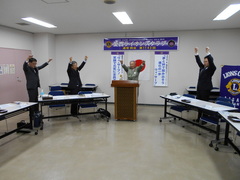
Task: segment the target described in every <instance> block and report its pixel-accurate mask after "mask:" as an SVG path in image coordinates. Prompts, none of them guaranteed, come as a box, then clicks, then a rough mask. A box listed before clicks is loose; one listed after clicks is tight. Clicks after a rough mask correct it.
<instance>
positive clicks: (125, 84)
mask: <svg viewBox="0 0 240 180" xmlns="http://www.w3.org/2000/svg"><path fill="white" fill-rule="evenodd" d="M111 86H112V87H114V101H115V108H114V111H115V119H126V120H133V121H136V120H137V97H138V94H137V93H138V91H137V88H138V87H139V83H138V81H132V80H131V81H128V80H113V81H112V84H111Z"/></svg>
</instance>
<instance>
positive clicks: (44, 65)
mask: <svg viewBox="0 0 240 180" xmlns="http://www.w3.org/2000/svg"><path fill="white" fill-rule="evenodd" d="M51 61H52V59H49V60H48V62H45V63H44V64H42V65H41V66H38V67H37V68H38V70H41V69H43V68H45V67H46V66H47V65H48V64H49V63H50V62H51Z"/></svg>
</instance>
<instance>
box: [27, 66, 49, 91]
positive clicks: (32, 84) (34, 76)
mask: <svg viewBox="0 0 240 180" xmlns="http://www.w3.org/2000/svg"><path fill="white" fill-rule="evenodd" d="M47 65H48V63H47V62H46V63H44V64H43V65H41V66H37V67H36V68H32V67H30V66H29V65H28V63H27V62H26V61H25V62H24V64H23V70H24V73H25V76H26V80H27V89H28V90H33V89H37V88H38V87H40V80H39V75H38V70H40V69H42V68H44V67H46V66H47Z"/></svg>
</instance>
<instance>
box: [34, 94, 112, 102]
mask: <svg viewBox="0 0 240 180" xmlns="http://www.w3.org/2000/svg"><path fill="white" fill-rule="evenodd" d="M108 97H110V96H109V95H107V94H105V93H92V94H82V95H62V96H53V99H46V100H43V99H42V98H41V97H40V98H38V101H39V102H44V101H58V100H71V99H89V98H92V99H93V98H108Z"/></svg>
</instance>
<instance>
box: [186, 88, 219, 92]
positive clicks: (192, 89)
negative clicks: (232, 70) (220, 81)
mask: <svg viewBox="0 0 240 180" xmlns="http://www.w3.org/2000/svg"><path fill="white" fill-rule="evenodd" d="M186 90H187V91H188V92H196V91H197V88H186ZM211 92H220V89H212V90H211Z"/></svg>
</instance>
